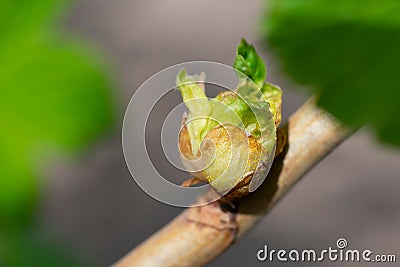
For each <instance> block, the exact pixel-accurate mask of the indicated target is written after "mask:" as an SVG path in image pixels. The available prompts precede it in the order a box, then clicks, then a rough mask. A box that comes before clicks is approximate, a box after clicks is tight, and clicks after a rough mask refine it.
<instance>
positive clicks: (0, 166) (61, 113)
mask: <svg viewBox="0 0 400 267" xmlns="http://www.w3.org/2000/svg"><path fill="white" fill-rule="evenodd" d="M63 4H64V1H59V0H44V1H22V2H21V1H18V2H16V1H11V0H6V1H2V2H1V4H0V31H1V33H2V36H1V37H0V58H1V64H0V118H1V128H0V230H1V229H5V228H10V227H11V228H13V227H18V225H19V224H21V223H24V222H26V221H28V218H29V214H30V213H31V212H32V207H34V205H35V200H36V195H37V189H38V185H37V181H38V179H37V174H36V172H37V166H36V165H37V163H38V162H39V161H40V159H39V158H38V157H39V155H42V154H45V152H46V151H48V150H50V151H52V150H56V151H60V150H71V149H77V148H79V147H81V146H82V145H83V144H85V143H87V142H88V141H90V140H92V139H93V138H94V137H95V136H97V135H98V134H99V133H101V132H102V131H103V130H104V129H106V127H108V126H109V123H110V120H111V107H110V97H109V92H108V89H109V85H108V81H107V80H106V78H105V75H104V72H103V71H102V67H101V64H100V63H99V62H98V61H97V60H96V57H95V56H94V55H93V54H92V53H91V52H90V50H89V49H88V48H86V47H85V46H84V45H83V44H81V43H78V42H76V41H73V40H70V39H67V38H62V37H60V36H58V35H57V34H56V33H55V31H54V29H52V27H50V26H51V25H54V21H53V19H54V18H55V17H56V15H57V14H59V11H60V10H61V8H62V7H63Z"/></svg>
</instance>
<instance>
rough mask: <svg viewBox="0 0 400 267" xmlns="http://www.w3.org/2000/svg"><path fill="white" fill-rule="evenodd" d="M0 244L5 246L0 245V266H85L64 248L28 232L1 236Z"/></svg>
mask: <svg viewBox="0 0 400 267" xmlns="http://www.w3.org/2000/svg"><path fill="white" fill-rule="evenodd" d="M2 242H3V244H6V245H4V246H1V245H0V266H13V267H14V266H21V267H25V266H38V267H55V266H57V267H78V266H87V265H83V264H82V262H83V260H82V259H80V257H79V256H76V255H73V254H72V252H71V251H69V249H68V248H66V247H65V246H60V244H58V243H56V242H53V241H50V240H47V239H45V238H43V236H38V235H37V234H34V233H32V232H30V231H22V232H19V233H16V232H13V233H11V234H7V235H3V236H2ZM78 258H79V259H78Z"/></svg>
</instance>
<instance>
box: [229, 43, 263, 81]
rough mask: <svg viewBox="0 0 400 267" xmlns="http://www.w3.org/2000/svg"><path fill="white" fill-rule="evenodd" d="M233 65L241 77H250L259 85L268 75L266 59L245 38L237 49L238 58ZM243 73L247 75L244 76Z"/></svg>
mask: <svg viewBox="0 0 400 267" xmlns="http://www.w3.org/2000/svg"><path fill="white" fill-rule="evenodd" d="M233 67H234V68H235V69H237V70H239V71H240V72H238V75H239V77H241V79H245V80H246V79H247V78H250V79H251V80H252V81H253V82H254V83H255V84H256V85H257V86H258V87H260V88H261V87H262V86H263V84H264V81H265V78H266V77H267V71H266V68H265V64H264V61H263V60H262V58H261V57H260V56H259V55H258V54H257V52H256V50H255V49H254V46H252V45H250V44H248V43H247V42H246V40H245V39H242V40H241V42H240V44H239V46H238V47H237V51H236V59H235V62H234V64H233ZM243 74H244V75H245V77H242V76H243Z"/></svg>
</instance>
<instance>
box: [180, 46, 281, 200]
mask: <svg viewBox="0 0 400 267" xmlns="http://www.w3.org/2000/svg"><path fill="white" fill-rule="evenodd" d="M236 66H239V67H236ZM235 69H236V71H237V73H238V77H239V82H238V85H237V87H236V88H235V90H233V91H224V92H221V93H219V94H218V95H217V96H216V97H215V98H210V99H209V98H207V96H206V94H205V90H204V82H205V74H203V73H202V74H200V75H199V76H189V75H187V73H186V70H185V69H182V70H181V71H180V72H179V74H178V76H177V86H178V89H179V90H180V92H181V94H182V98H183V101H184V103H185V105H186V107H187V108H188V115H187V116H186V117H184V119H183V123H182V129H181V131H180V134H179V149H180V152H181V158H182V161H183V164H184V165H185V167H186V168H187V169H188V170H189V171H190V172H191V173H192V175H193V176H194V177H195V178H196V180H197V181H204V182H208V183H209V184H210V185H211V186H212V187H213V188H214V189H215V191H216V192H217V193H218V194H220V195H221V196H224V197H225V198H227V199H229V200H233V199H238V198H241V197H243V196H245V195H247V194H249V193H250V192H253V191H254V190H255V189H257V187H258V186H259V185H260V184H261V183H262V181H263V180H264V179H265V177H266V175H267V174H268V172H269V169H270V167H271V164H272V161H273V159H274V156H275V147H276V140H277V138H276V132H277V127H278V125H279V123H280V121H281V96H282V92H281V90H280V89H279V88H278V87H276V86H274V85H271V84H267V83H264V79H265V76H266V73H265V72H266V71H265V66H264V63H263V62H262V60H261V58H260V57H259V56H258V55H257V53H256V52H255V49H254V47H253V46H251V45H248V44H247V43H246V41H244V40H242V42H241V43H240V45H239V47H238V54H237V58H236V60H235ZM243 70H244V72H242V71H243ZM260 79H262V82H261V80H260Z"/></svg>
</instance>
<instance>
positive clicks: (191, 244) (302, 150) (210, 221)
mask: <svg viewBox="0 0 400 267" xmlns="http://www.w3.org/2000/svg"><path fill="white" fill-rule="evenodd" d="M314 102H315V101H314V99H311V100H309V101H308V102H306V103H305V104H304V105H303V106H302V107H300V108H299V109H298V110H297V112H296V113H294V114H293V115H292V116H291V117H290V119H289V121H288V123H287V124H286V125H284V126H283V127H282V128H281V131H283V132H284V133H286V135H287V138H288V142H287V145H286V146H285V147H284V149H283V150H282V152H281V154H280V155H279V156H278V157H277V158H276V159H275V160H274V163H273V166H272V168H271V171H270V172H269V174H268V176H267V178H266V179H265V181H264V183H263V184H262V185H261V186H260V187H259V188H258V189H257V190H256V191H255V192H253V193H252V194H250V195H248V196H246V197H244V198H242V199H240V200H238V201H237V202H236V203H235V205H234V208H232V207H231V206H226V205H225V204H224V203H222V202H218V201H217V202H212V203H210V204H208V205H205V206H200V207H194V208H188V209H186V210H185V211H183V212H182V213H181V214H180V215H179V216H178V217H176V218H175V219H174V220H172V221H171V222H170V223H169V224H168V225H166V226H164V227H163V228H162V229H161V230H159V231H157V232H156V233H154V234H153V235H152V236H151V237H150V238H148V239H147V240H146V241H144V242H143V243H142V244H141V245H139V246H138V247H136V248H135V249H133V250H132V251H131V252H129V253H128V254H127V255H126V256H124V257H123V258H122V259H120V260H119V261H118V262H117V263H115V265H114V266H116V267H133V266H163V267H172V266H187V267H189V266H191V267H194V266H204V265H205V264H207V263H208V262H210V261H211V260H213V259H214V258H216V257H217V256H218V255H220V254H221V253H222V252H223V251H224V250H225V249H227V248H228V247H229V246H230V245H232V244H233V243H234V242H235V241H237V240H238V239H239V238H240V237H241V236H243V234H245V233H246V232H248V231H249V230H251V229H252V228H253V227H254V226H255V224H256V223H257V222H258V221H259V220H260V219H261V218H263V216H265V214H266V213H267V212H268V211H269V210H270V209H271V208H272V207H273V206H274V205H275V204H276V203H277V202H278V201H279V199H281V197H282V196H284V195H285V194H286V193H287V192H288V190H289V189H290V188H291V187H292V186H293V185H294V184H295V183H296V182H297V181H298V180H299V179H300V178H301V177H303V175H304V174H305V173H306V172H307V171H308V170H310V169H311V168H312V167H313V166H315V165H316V164H317V163H318V162H319V161H320V160H321V159H323V158H324V157H325V156H326V155H327V154H329V152H330V151H332V149H334V148H335V147H336V146H337V145H339V144H340V143H341V142H342V141H343V140H344V139H346V137H347V136H348V135H349V134H350V131H349V130H348V129H346V128H344V127H343V126H342V125H341V124H340V123H339V122H338V121H336V119H334V118H333V117H332V116H331V115H330V114H328V113H326V112H325V111H323V110H321V109H319V108H318V107H316V106H315V104H314ZM278 133H279V132H278ZM279 140H280V139H279V137H278V141H279ZM203 198H207V195H205V196H203Z"/></svg>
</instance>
